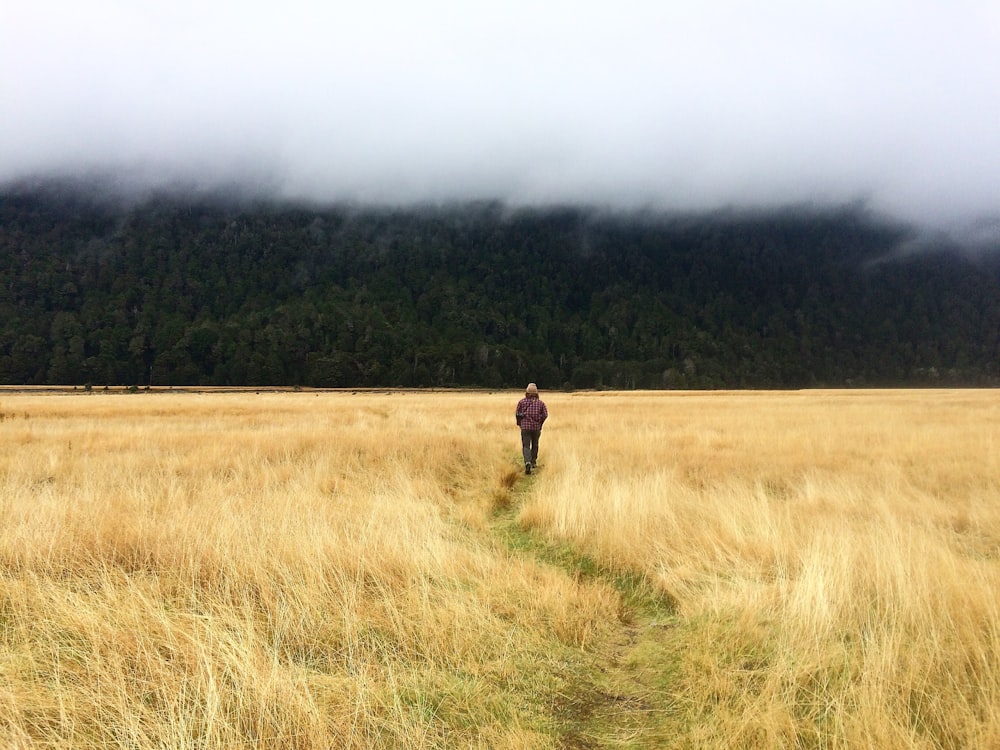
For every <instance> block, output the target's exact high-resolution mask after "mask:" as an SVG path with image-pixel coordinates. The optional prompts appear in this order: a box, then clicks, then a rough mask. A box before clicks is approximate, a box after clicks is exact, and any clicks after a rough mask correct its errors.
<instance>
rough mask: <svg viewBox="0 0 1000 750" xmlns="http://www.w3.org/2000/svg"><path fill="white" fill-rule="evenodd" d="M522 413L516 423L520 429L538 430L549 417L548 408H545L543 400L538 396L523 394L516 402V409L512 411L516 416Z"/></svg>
mask: <svg viewBox="0 0 1000 750" xmlns="http://www.w3.org/2000/svg"><path fill="white" fill-rule="evenodd" d="M518 414H523V415H524V416H523V417H521V420H520V421H519V422H518V424H520V425H521V429H522V430H540V429H542V423H544V422H545V420H546V419H548V418H549V410H548V409H546V408H545V402H544V401H542V400H541V399H540V398H528V397H527V396H525V397H524V398H522V399H521V400H520V401H518V402H517V409H516V411H515V412H514V416H515V417H516V416H517V415H518Z"/></svg>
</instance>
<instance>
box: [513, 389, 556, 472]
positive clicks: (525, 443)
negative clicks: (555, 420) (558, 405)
mask: <svg viewBox="0 0 1000 750" xmlns="http://www.w3.org/2000/svg"><path fill="white" fill-rule="evenodd" d="M548 418H549V410H548V409H547V408H546V407H545V402H544V401H542V400H541V399H540V398H539V397H538V386H537V385H535V384H534V383H528V387H527V388H526V389H525V391H524V398H522V399H521V400H520V401H518V402H517V409H515V410H514V419H516V420H517V426H518V427H520V428H521V453H522V454H523V455H524V473H525V474H530V473H531V470H532V469H533V468H535V467H537V466H538V439H539V438H540V437H541V436H542V425H543V424H545V420H546V419H548Z"/></svg>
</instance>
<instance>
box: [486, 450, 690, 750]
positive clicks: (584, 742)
mask: <svg viewBox="0 0 1000 750" xmlns="http://www.w3.org/2000/svg"><path fill="white" fill-rule="evenodd" d="M544 473H545V468H544V467H542V469H540V474H541V475H544ZM539 476H540V475H539V474H533V475H530V476H526V475H525V474H524V473H523V472H522V471H519V470H512V471H511V472H510V473H509V474H506V475H505V476H504V477H503V478H502V479H501V487H500V488H499V489H498V490H497V491H496V492H495V493H494V498H495V500H496V502H495V503H494V510H493V516H492V519H491V523H490V527H489V531H490V534H491V535H492V536H493V537H494V539H495V540H496V541H497V543H499V544H502V545H503V546H504V547H505V548H506V549H507V550H509V551H510V552H512V553H513V554H515V555H518V556H520V557H523V558H526V559H530V560H532V561H533V562H535V563H537V564H539V565H542V566H547V567H549V568H551V569H556V570H558V571H561V573H562V574H563V575H565V576H566V577H567V578H568V579H570V580H572V581H574V582H588V581H589V582H598V583H603V584H605V585H607V586H609V587H610V588H612V589H614V590H615V591H617V593H618V595H619V597H620V604H619V616H618V618H617V620H616V622H614V623H613V624H612V627H610V628H609V630H608V634H607V635H605V636H604V637H603V639H602V641H601V642H599V643H595V644H589V645H588V647H587V649H586V658H587V660H588V662H589V663H588V667H589V668H588V670H587V678H586V679H585V680H583V681H580V682H579V683H578V684H575V685H574V692H573V693H572V694H570V695H565V696H562V700H560V702H559V703H558V705H557V706H556V712H557V716H556V718H557V720H558V721H559V722H560V725H561V727H562V728H563V731H562V735H561V740H560V745H559V746H560V747H561V748H565V749H566V750H571V749H579V750H591V749H595V750H596V749H598V748H669V747H674V746H676V744H677V736H678V730H679V729H680V726H679V722H680V721H681V718H680V716H681V712H680V711H679V709H678V707H677V705H676V698H675V693H674V686H673V684H674V682H675V680H674V675H675V670H676V665H677V664H678V661H679V659H678V649H679V647H680V646H679V643H678V639H677V638H675V637H674V636H673V631H675V629H676V628H677V627H678V624H679V621H678V618H677V616H676V614H675V609H676V608H675V603H674V601H673V600H672V598H671V597H669V596H668V595H666V594H663V593H662V592H659V591H657V590H656V589H654V587H653V586H651V585H650V583H649V582H648V581H647V580H645V578H643V577H642V576H641V575H638V574H636V573H631V572H625V571H616V570H611V569H609V568H607V567H605V566H602V565H601V564H600V563H598V562H597V561H595V560H594V559H593V558H591V557H589V556H587V555H583V554H581V553H580V552H579V551H577V550H575V549H573V548H572V547H571V546H570V545H568V544H564V543H559V542H551V541H548V540H546V539H545V538H543V537H542V536H541V535H539V534H537V533H534V532H532V531H530V530H526V529H524V528H523V527H522V526H521V525H520V524H519V523H518V514H519V512H520V509H521V507H522V506H523V504H524V503H525V502H526V501H527V500H528V499H529V498H530V495H531V492H532V491H533V488H534V485H535V483H536V482H537V481H538V479H539Z"/></svg>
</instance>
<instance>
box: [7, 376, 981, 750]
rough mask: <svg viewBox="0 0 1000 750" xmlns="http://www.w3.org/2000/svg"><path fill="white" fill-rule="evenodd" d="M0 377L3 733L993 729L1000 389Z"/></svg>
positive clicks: (450, 737) (810, 737)
mask: <svg viewBox="0 0 1000 750" xmlns="http://www.w3.org/2000/svg"><path fill="white" fill-rule="evenodd" d="M543 395H544V397H545V398H546V401H547V403H548V404H549V409H550V412H551V414H552V417H551V420H550V423H549V424H548V425H547V427H546V429H545V431H544V432H543V437H542V446H541V447H542V450H541V464H542V467H541V470H540V471H539V472H538V473H537V475H535V476H532V477H530V478H524V477H523V476H522V475H521V473H520V470H519V467H518V466H517V456H518V452H519V445H518V438H517V434H516V428H514V427H513V416H512V411H513V404H514V402H515V401H516V399H517V397H518V396H519V394H512V393H497V394H486V393H481V394H477V393H395V394H389V393H355V394H351V393H260V394H255V393H244V394H237V393H228V394H179V393H150V394H120V393H119V394H98V393H94V394H87V395H84V394H76V395H54V394H14V393H0V417H2V420H0V675H2V680H0V745H2V746H10V747H51V748H55V747H60V748H62V747H65V748H69V747H73V748H81V747H83V748H87V747H115V748H119V747H121V748H124V747H130V748H153V747H172V748H174V747H176V748H186V747H192V748H193V747H197V748H223V747H225V748H236V747H268V748H272V747H273V748H328V747H347V748H350V747H355V748H362V747H364V748H368V747H386V748H388V747H426V748H430V747H483V748H486V747H490V748H546V747H552V748H556V747H581V748H588V747H670V746H673V747H706V748H708V747H746V748H750V747H760V748H763V747H830V748H837V747H843V748H855V747H871V746H884V747H927V748H931V747H956V748H957V747H993V746H997V745H998V744H1000V676H997V675H1000V625H998V617H997V615H998V611H997V610H998V604H997V594H998V593H1000V585H998V584H1000V502H998V499H1000V493H998V490H1000V473H998V470H1000V465H998V464H1000V457H998V456H997V455H996V450H995V448H996V443H997V438H998V435H1000V397H997V396H995V394H994V393H993V392H990V391H934V392H931V391H921V392H909V391H905V392H904V391H894V392H889V391H886V392H826V393H823V392H807V393H705V394H695V393H684V394H681V393H662V394H610V393H608V394H556V393H553V394H543Z"/></svg>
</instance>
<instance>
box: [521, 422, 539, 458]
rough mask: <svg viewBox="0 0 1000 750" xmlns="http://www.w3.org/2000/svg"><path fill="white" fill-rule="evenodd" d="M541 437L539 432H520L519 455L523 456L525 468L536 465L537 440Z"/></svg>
mask: <svg viewBox="0 0 1000 750" xmlns="http://www.w3.org/2000/svg"><path fill="white" fill-rule="evenodd" d="M541 436H542V431H541V430H521V453H522V454H523V455H524V465H525V466H527V465H528V464H531V465H532V466H534V465H535V464H537V463H538V439H539V438H540V437H541Z"/></svg>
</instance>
